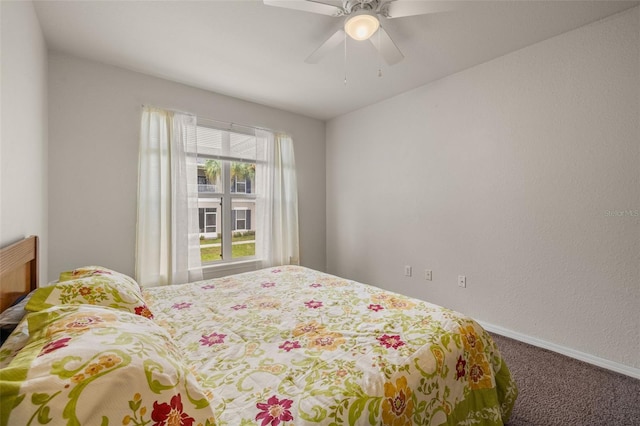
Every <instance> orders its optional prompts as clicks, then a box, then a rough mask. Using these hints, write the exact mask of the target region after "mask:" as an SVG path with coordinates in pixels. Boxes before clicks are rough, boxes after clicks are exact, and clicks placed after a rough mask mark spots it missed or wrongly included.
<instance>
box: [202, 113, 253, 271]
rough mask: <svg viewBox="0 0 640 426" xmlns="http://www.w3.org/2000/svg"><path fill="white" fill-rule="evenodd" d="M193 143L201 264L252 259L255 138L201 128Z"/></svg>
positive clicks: (203, 126)
mask: <svg viewBox="0 0 640 426" xmlns="http://www.w3.org/2000/svg"><path fill="white" fill-rule="evenodd" d="M196 139H197V167H198V211H199V212H200V215H199V216H200V253H201V259H202V263H203V264H207V263H213V262H227V261H231V260H238V259H243V258H246V259H250V258H254V257H255V254H256V247H255V231H256V229H255V224H254V222H255V221H252V220H251V219H252V217H255V209H256V194H255V191H254V188H255V187H256V186H255V179H256V155H257V139H256V137H255V136H254V135H251V134H244V133H239V132H231V131H228V130H220V129H217V128H214V127H209V126H206V125H202V124H198V126H197V128H196Z"/></svg>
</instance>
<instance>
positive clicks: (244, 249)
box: [200, 235, 256, 263]
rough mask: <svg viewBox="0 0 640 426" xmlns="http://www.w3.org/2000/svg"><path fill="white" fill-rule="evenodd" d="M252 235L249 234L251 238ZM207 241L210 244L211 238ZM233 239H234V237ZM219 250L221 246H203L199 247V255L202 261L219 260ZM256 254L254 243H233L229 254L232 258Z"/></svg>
mask: <svg viewBox="0 0 640 426" xmlns="http://www.w3.org/2000/svg"><path fill="white" fill-rule="evenodd" d="M253 238H254V236H253V235H252V236H251V239H253ZM246 240H247V239H244V240H242V241H246ZM208 241H209V243H208V244H211V243H212V242H213V240H208ZM234 241H236V240H235V239H234ZM218 242H220V240H218ZM220 250H221V247H205V248H201V249H200V257H201V259H202V262H203V263H205V262H215V261H218V260H220ZM255 254H256V243H247V244H238V245H234V246H231V255H232V256H233V258H234V259H235V258H239V257H246V256H254V255H255Z"/></svg>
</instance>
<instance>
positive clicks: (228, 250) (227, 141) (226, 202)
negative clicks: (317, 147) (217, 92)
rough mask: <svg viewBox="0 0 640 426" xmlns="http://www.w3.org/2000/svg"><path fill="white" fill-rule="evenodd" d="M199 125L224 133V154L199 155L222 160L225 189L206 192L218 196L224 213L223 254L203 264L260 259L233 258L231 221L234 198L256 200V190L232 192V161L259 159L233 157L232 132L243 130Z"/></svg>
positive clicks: (221, 263)
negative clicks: (217, 258) (233, 130)
mask: <svg viewBox="0 0 640 426" xmlns="http://www.w3.org/2000/svg"><path fill="white" fill-rule="evenodd" d="M197 126H198V127H205V128H210V129H214V130H216V131H219V132H221V135H222V140H221V142H222V155H220V156H216V155H207V154H202V153H198V157H200V158H204V159H214V160H218V161H220V165H221V176H220V187H221V189H222V191H223V192H214V193H207V194H206V198H217V199H219V200H220V213H221V214H222V216H221V219H222V220H221V221H220V228H221V231H220V232H218V235H219V236H220V237H221V246H222V250H221V253H222V256H221V259H220V260H214V261H212V262H206V263H203V266H204V267H207V266H214V265H215V266H219V265H226V264H231V263H239V262H246V261H255V260H259V259H257V258H256V256H255V255H254V256H245V257H241V258H233V254H232V239H233V230H232V229H233V228H232V223H231V211H232V208H233V201H234V200H236V201H238V200H240V201H242V200H254V201H255V199H256V194H255V191H252V193H250V194H247V193H246V192H239V193H238V192H231V163H232V162H233V161H242V162H247V163H251V162H254V163H257V160H247V159H243V158H238V157H233V156H231V155H230V154H231V134H232V133H241V132H230V131H228V130H223V129H219V128H216V127H213V126H208V125H206V124H200V123H198V124H197ZM256 142H257V141H256ZM244 181H245V191H246V179H245V180H244ZM226 188H229V189H228V190H225V189H226ZM216 189H218V187H217V186H216ZM200 196H202V194H200ZM245 227H246V217H245ZM240 231H243V230H240Z"/></svg>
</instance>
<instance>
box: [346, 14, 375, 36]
mask: <svg viewBox="0 0 640 426" xmlns="http://www.w3.org/2000/svg"><path fill="white" fill-rule="evenodd" d="M378 27H380V21H378V18H377V17H376V16H375V15H374V14H372V13H370V12H367V11H365V12H363V13H359V14H356V15H353V16H350V17H349V18H348V19H347V20H346V22H345V23H344V31H345V32H346V33H347V34H349V36H350V37H351V38H352V39H354V40H366V39H368V38H369V37H371V36H372V35H374V34H375V32H376V31H378Z"/></svg>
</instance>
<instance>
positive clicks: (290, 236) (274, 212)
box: [256, 131, 300, 267]
mask: <svg viewBox="0 0 640 426" xmlns="http://www.w3.org/2000/svg"><path fill="white" fill-rule="evenodd" d="M256 136H257V137H258V163H257V166H256V169H257V170H256V180H257V182H256V183H257V191H256V192H257V194H258V195H257V200H256V210H257V216H258V218H257V219H258V222H257V227H256V257H257V258H258V259H261V260H262V266H263V267H270V266H277V265H285V264H290V263H294V264H297V263H299V259H300V248H299V247H300V246H299V237H298V187H297V183H296V165H295V158H294V154H293V141H292V140H291V138H290V137H289V136H287V135H284V134H276V135H274V134H272V133H270V132H265V131H256Z"/></svg>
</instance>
